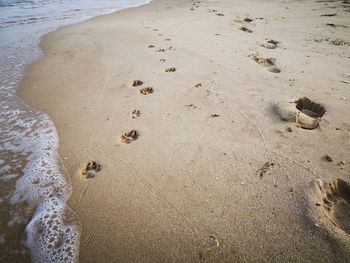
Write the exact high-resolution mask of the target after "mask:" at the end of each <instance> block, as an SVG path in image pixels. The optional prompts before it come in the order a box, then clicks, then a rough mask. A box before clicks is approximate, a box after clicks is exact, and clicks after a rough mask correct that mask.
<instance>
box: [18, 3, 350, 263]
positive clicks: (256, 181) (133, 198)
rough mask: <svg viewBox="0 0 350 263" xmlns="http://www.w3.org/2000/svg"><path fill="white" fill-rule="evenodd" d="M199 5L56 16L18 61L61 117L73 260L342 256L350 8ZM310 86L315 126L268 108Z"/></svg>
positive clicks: (349, 147) (349, 125)
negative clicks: (68, 21) (128, 137)
mask: <svg viewBox="0 0 350 263" xmlns="http://www.w3.org/2000/svg"><path fill="white" fill-rule="evenodd" d="M192 3H193V2H192V1H184V0H179V1H175V0H162V1H160V0H155V1H153V2H152V3H151V4H149V5H145V6H142V7H138V8H132V9H128V10H124V11H121V12H117V13H114V14H111V15H107V16H102V17H98V18H94V19H91V20H89V21H87V22H84V23H81V24H77V25H73V26H69V27H64V28H62V29H60V30H58V31H56V32H54V33H51V34H49V35H47V36H46V37H45V38H44V40H43V42H42V47H43V49H44V51H45V55H44V56H43V57H42V58H41V59H40V60H38V61H37V62H36V63H34V64H33V65H32V66H30V68H29V69H28V71H27V74H26V77H25V79H24V81H23V83H22V85H21V88H20V90H19V92H18V93H19V95H20V96H21V97H22V98H23V99H24V100H25V101H26V102H27V103H28V104H30V105H32V106H34V107H36V108H38V109H40V110H42V111H45V112H47V113H48V114H49V115H50V116H51V117H52V118H53V120H54V122H55V125H56V127H57V129H58V133H59V137H60V156H61V158H62V160H63V161H64V164H65V167H66V169H67V171H68V174H70V176H71V179H72V186H73V194H72V197H71V199H70V203H69V206H70V207H71V208H72V209H73V210H74V211H75V212H76V213H77V216H78V218H79V220H80V224H81V231H82V232H81V233H82V234H81V245H80V262H350V238H349V233H350V226H349V223H348V222H350V207H349V203H350V194H349V187H348V185H347V184H346V183H345V184H343V183H339V181H333V180H335V179H336V178H341V179H344V180H345V181H347V182H349V181H350V177H349V174H350V164H349V161H350V103H349V101H350V62H349V57H350V46H349V42H348V41H350V13H349V11H350V4H349V3H346V1H344V3H342V1H269V0H263V1H257V0H256V1H254V0H249V1H238V0H234V1H233V0H232V1H229V0H223V1H201V2H200V3H197V5H196V6H192ZM324 14H336V15H335V16H329V15H328V16H323V15H324ZM245 18H250V19H252V21H249V20H247V19H246V21H245V20H244V19H245ZM327 24H331V25H327ZM332 24H334V25H332ZM242 27H244V28H243V29H244V30H241V29H242ZM268 40H276V41H278V42H280V43H278V44H277V45H275V46H273V45H271V43H268V44H267V41H268ZM264 44H265V46H266V47H269V48H266V47H263V46H262V45H264ZM153 46H154V47H153ZM254 58H255V60H256V61H257V62H259V63H257V62H256V61H255V60H254ZM264 58H274V60H267V61H266V60H263V59H264ZM269 62H270V63H273V64H275V65H274V66H267V65H265V64H269ZM172 67H174V68H175V72H171V71H170V72H166V69H169V68H172ZM273 71H274V72H273ZM279 71H280V72H279ZM276 72H279V73H276ZM134 80H141V81H143V85H141V86H140V87H132V83H133V81H134ZM146 87H153V93H150V94H148V95H141V94H140V92H139V89H141V88H146ZM304 96H306V97H308V98H310V99H312V100H313V101H315V102H317V103H323V105H324V106H325V108H326V110H327V112H326V113H325V115H324V116H323V117H322V120H321V122H320V125H319V126H318V127H317V128H316V129H313V130H306V129H302V128H300V127H298V126H297V125H296V124H295V122H294V121H292V122H286V121H282V120H281V119H280V117H279V115H278V114H276V108H275V105H276V103H281V102H282V103H283V102H289V101H293V100H295V99H297V98H300V97H304ZM133 110H139V112H140V115H139V116H135V117H136V118H132V116H131V115H130V112H132V111H133ZM136 115H138V114H136ZM131 130H136V131H137V132H138V134H139V136H138V138H137V140H134V141H131V143H129V144H126V143H123V142H121V140H120V136H121V135H122V134H123V133H125V132H129V131H131ZM326 155H329V156H330V157H331V158H328V159H329V161H327V158H325V156H326ZM331 159H332V160H333V161H331ZM87 160H95V161H97V162H98V163H99V164H100V165H101V171H99V172H97V173H96V174H94V175H95V176H94V178H90V179H84V178H82V177H81V176H79V174H78V170H79V167H81V165H82V164H83V163H84V162H85V161H87ZM321 181H322V182H323V183H324V185H323V186H322V182H321ZM329 182H333V185H332V186H327V185H326V184H327V183H329Z"/></svg>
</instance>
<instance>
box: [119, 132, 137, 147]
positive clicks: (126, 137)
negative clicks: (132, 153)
mask: <svg viewBox="0 0 350 263" xmlns="http://www.w3.org/2000/svg"><path fill="white" fill-rule="evenodd" d="M138 137H139V133H138V131H136V130H131V131H129V132H126V133H124V134H123V135H122V136H121V137H120V141H121V142H122V143H126V144H129V143H131V142H133V141H135V140H137V138H138Z"/></svg>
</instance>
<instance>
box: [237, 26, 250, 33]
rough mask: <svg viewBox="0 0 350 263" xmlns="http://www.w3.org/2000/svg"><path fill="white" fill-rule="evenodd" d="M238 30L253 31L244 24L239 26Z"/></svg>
mask: <svg viewBox="0 0 350 263" xmlns="http://www.w3.org/2000/svg"><path fill="white" fill-rule="evenodd" d="M239 30H242V31H243V32H247V33H253V30H251V29H249V28H247V27H245V26H242V27H240V28H239Z"/></svg>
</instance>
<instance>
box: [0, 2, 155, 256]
mask: <svg viewBox="0 0 350 263" xmlns="http://www.w3.org/2000/svg"><path fill="white" fill-rule="evenodd" d="M147 2H149V0H31V1H29V0H27V1H24V0H0V215H1V216H0V262H28V261H32V262H76V261H77V258H78V254H79V237H80V229H79V226H78V224H77V222H78V221H77V218H76V217H75V216H74V213H73V212H72V211H70V209H69V208H68V207H67V205H66V201H67V200H68V198H69V196H70V193H71V188H70V182H69V175H68V174H66V172H65V168H64V166H63V164H62V161H61V160H60V158H59V156H58V153H57V149H58V144H59V142H58V136H57V132H56V129H55V126H54V124H53V122H52V120H51V119H50V118H49V117H48V116H47V115H46V114H45V113H43V112H40V111H38V110H36V109H33V108H31V107H29V106H27V105H26V104H25V103H24V102H23V101H22V100H21V99H19V98H18V97H17V96H16V89H17V87H18V84H19V82H20V80H21V78H22V76H23V74H24V71H25V69H26V67H27V66H28V65H29V64H30V63H32V62H33V61H35V60H36V59H37V58H38V57H39V56H40V55H41V54H42V52H41V50H40V48H39V43H40V39H41V37H42V36H43V35H45V34H46V33H48V32H51V31H53V30H55V29H57V28H58V27H60V26H64V25H68V24H73V23H77V22H81V21H83V20H86V19H88V18H91V17H93V16H96V15H102V14H106V13H110V12H113V11H116V10H121V9H124V8H128V7H133V6H138V5H141V4H145V3H147Z"/></svg>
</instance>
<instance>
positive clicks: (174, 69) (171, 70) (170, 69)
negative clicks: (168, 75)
mask: <svg viewBox="0 0 350 263" xmlns="http://www.w3.org/2000/svg"><path fill="white" fill-rule="evenodd" d="M175 71H176V68H174V67H171V68H167V69H165V72H175Z"/></svg>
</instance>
